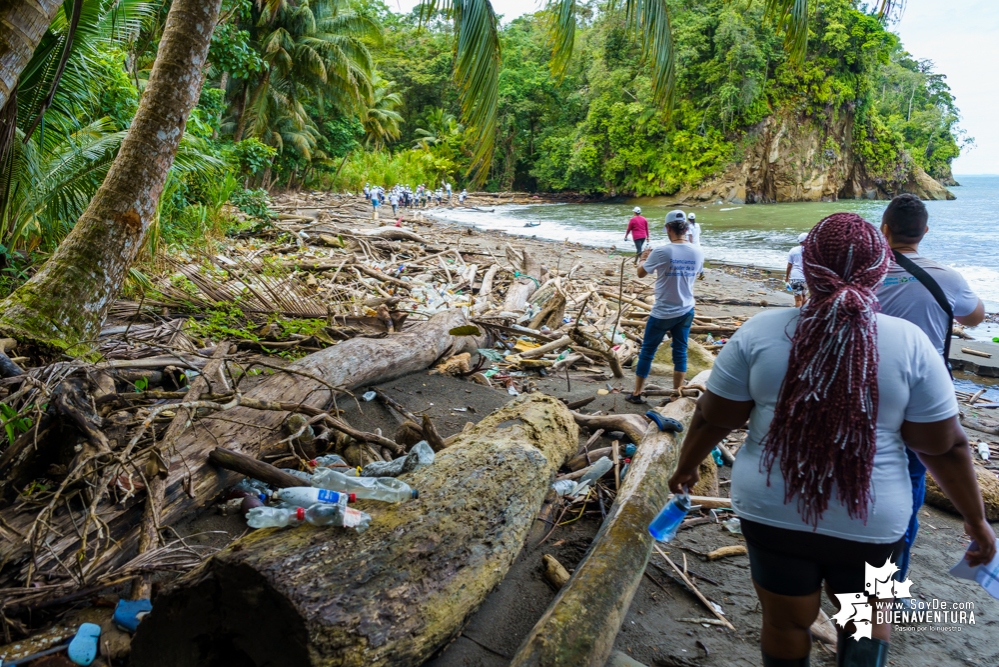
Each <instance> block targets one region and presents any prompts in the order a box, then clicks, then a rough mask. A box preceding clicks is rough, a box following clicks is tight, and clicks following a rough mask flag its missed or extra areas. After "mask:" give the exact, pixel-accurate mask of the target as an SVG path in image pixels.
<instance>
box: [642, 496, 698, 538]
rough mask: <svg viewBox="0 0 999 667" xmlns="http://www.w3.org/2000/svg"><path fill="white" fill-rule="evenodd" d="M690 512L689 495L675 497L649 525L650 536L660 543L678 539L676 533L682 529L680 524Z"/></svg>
mask: <svg viewBox="0 0 999 667" xmlns="http://www.w3.org/2000/svg"><path fill="white" fill-rule="evenodd" d="M689 511H690V496H689V495H687V494H686V493H680V494H677V495H675V496H673V499H672V500H670V501H669V502H668V503H666V507H664V508H663V509H662V511H661V512H659V514H657V515H656V518H655V519H653V520H652V523H650V524H649V534H650V535H652V537H654V538H655V539H656V540H658V541H659V542H669V541H671V540H672V539H673V538H674V537H676V531H678V530H679V529H680V524H681V523H683V519H684V517H686V516H687V512H689Z"/></svg>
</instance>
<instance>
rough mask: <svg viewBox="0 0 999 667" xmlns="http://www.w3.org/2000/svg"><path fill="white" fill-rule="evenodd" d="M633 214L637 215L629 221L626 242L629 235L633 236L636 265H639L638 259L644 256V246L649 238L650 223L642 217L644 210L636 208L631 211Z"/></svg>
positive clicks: (625, 235)
mask: <svg viewBox="0 0 999 667" xmlns="http://www.w3.org/2000/svg"><path fill="white" fill-rule="evenodd" d="M631 211H632V213H634V214H635V217H633V218H632V219H631V220H629V221H628V229H626V230H625V232H624V240H625V241H627V240H628V235H629V234H631V238H632V239H633V240H634V241H635V264H638V259H639V257H640V256H641V254H642V246H644V245H645V241H646V240H648V238H649V221H648V220H646V219H645V218H643V217H642V209H641V208H639V207H638V206H636V207H635V208H633V209H631Z"/></svg>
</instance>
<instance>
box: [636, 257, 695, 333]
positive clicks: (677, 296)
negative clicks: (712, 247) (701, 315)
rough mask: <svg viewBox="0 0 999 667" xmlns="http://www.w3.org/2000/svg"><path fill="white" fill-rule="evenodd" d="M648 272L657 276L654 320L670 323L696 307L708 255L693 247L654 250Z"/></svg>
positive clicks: (653, 307)
mask: <svg viewBox="0 0 999 667" xmlns="http://www.w3.org/2000/svg"><path fill="white" fill-rule="evenodd" d="M644 266H645V270H646V271H647V272H649V273H652V272H653V271H655V273H656V302H655V304H654V305H653V306H652V313H651V314H652V317H656V318H659V319H661V320H668V319H671V318H674V317H679V316H681V315H686V314H687V313H689V312H690V310H691V309H692V308H693V307H694V281H696V280H697V276H698V274H699V273H701V270H702V269H703V268H704V252H703V251H702V250H701V249H700V248H699V247H698V246H695V245H691V244H689V243H670V244H668V245H662V246H658V247H656V248H653V249H652V252H651V253H650V254H649V258H648V259H647V260H645V265H644Z"/></svg>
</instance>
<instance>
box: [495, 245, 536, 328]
mask: <svg viewBox="0 0 999 667" xmlns="http://www.w3.org/2000/svg"><path fill="white" fill-rule="evenodd" d="M506 256H507V259H509V260H510V263H511V264H513V268H514V269H516V270H517V272H518V273H519V274H520V276H518V277H517V278H515V279H514V282H513V284H511V285H510V287H509V288H508V289H507V291H506V300H505V301H504V302H503V310H505V311H508V312H523V311H524V309H525V308H527V300H528V299H530V298H531V295H532V294H534V293H535V292H536V291H538V287H539V286H540V283H539V281H540V280H541V265H540V264H539V263H538V261H537V260H536V259H535V258H534V256H533V255H531V253H529V252H528V251H527V250H526V249H517V250H515V249H513V248H512V247H511V246H510V245H509V244H507V246H506Z"/></svg>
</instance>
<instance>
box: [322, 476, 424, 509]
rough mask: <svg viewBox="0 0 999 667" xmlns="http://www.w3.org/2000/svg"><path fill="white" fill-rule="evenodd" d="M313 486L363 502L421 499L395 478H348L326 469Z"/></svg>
mask: <svg viewBox="0 0 999 667" xmlns="http://www.w3.org/2000/svg"><path fill="white" fill-rule="evenodd" d="M312 486H315V487H318V488H320V489H329V490H332V491H339V492H340V493H352V494H354V495H355V496H356V497H357V498H359V499H362V500H381V501H383V502H387V503H401V502H402V501H404V500H411V499H414V498H419V497H420V492H419V491H417V490H415V489H413V488H410V486H409V484H406V483H405V482H403V481H402V480H398V479H395V478H394V477H348V476H347V475H344V474H342V473H340V472H337V471H336V470H331V469H329V468H325V469H323V470H320V471H318V472H316V474H315V475H313V476H312Z"/></svg>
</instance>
